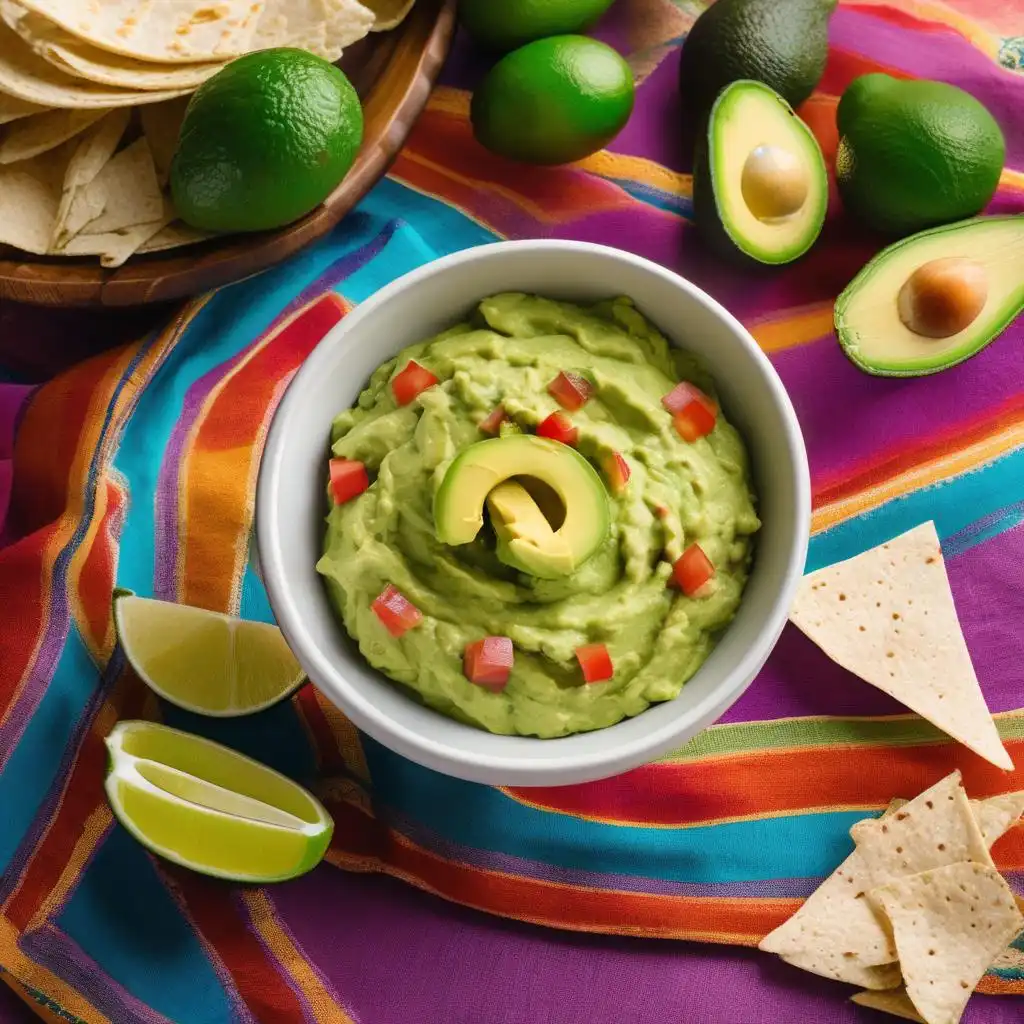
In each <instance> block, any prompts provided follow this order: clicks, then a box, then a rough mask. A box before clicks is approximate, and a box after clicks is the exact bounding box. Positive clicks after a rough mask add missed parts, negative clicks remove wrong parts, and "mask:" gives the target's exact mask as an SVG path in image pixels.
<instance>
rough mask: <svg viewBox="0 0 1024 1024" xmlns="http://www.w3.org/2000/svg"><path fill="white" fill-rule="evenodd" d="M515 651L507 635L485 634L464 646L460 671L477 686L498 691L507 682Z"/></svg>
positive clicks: (502, 688) (503, 687)
mask: <svg viewBox="0 0 1024 1024" xmlns="http://www.w3.org/2000/svg"><path fill="white" fill-rule="evenodd" d="M514 660H515V652H514V651H513V649H512V641H511V639H509V637H507V636H485V637H484V638H483V639H482V640H477V641H476V642H475V643H471V644H469V645H468V646H467V647H466V651H465V654H464V655H463V657H462V671H463V672H464V673H465V674H466V678H467V679H468V680H469V681H470V682H471V683H476V685H477V686H482V687H484V688H485V689H487V690H491V691H493V692H494V693H500V692H501V691H502V690H504V689H505V685H506V684H507V683H508V677H509V673H510V672H511V671H512V663H513V661H514Z"/></svg>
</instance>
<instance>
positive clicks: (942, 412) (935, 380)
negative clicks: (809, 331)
mask: <svg viewBox="0 0 1024 1024" xmlns="http://www.w3.org/2000/svg"><path fill="white" fill-rule="evenodd" d="M1022 362H1024V321H1020V322H1018V323H1017V324H1015V325H1014V326H1012V327H1011V328H1009V330H1007V331H1006V333H1005V334H1003V336H1002V337H1001V338H999V340H998V341H996V342H995V343H994V344H992V345H989V346H988V348H986V349H984V350H983V351H981V352H979V353H978V355H976V356H974V357H973V358H972V359H969V360H968V361H967V362H966V363H961V364H960V365H959V366H955V367H953V368H952V369H949V370H944V371H943V372H942V373H937V374H934V375H932V376H930V377H917V378H908V379H902V380H901V379H898V378H885V377H871V376H868V374H866V373H862V372H861V371H860V370H858V369H857V368H856V367H855V366H854V365H853V364H852V363H851V362H850V361H849V360H848V359H847V358H846V357H845V356H844V355H843V353H842V350H841V349H840V347H839V344H838V342H836V340H835V338H834V336H833V335H828V336H827V337H826V338H823V339H822V340H821V341H818V342H815V343H814V344H812V345H804V346H800V347H798V348H793V349H788V350H785V351H782V352H777V353H775V354H773V356H772V363H773V365H774V366H775V369H776V370H777V371H778V373H779V376H780V377H781V378H782V382H783V383H784V384H785V385H786V389H787V391H788V392H789V394H790V397H791V398H792V400H793V405H794V407H795V408H796V412H797V416H798V417H799V418H800V422H801V425H802V426H803V427H804V438H805V440H806V442H807V455H808V458H809V459H810V463H811V478H812V480H814V481H815V482H816V483H818V484H819V485H820V483H821V482H822V480H823V479H824V480H828V481H832V480H841V479H843V478H844V475H848V474H850V473H851V472H854V471H856V470H857V468H858V467H859V466H861V465H863V464H864V463H865V462H866V461H869V460H870V461H875V460H877V458H878V457H879V456H884V455H885V454H886V453H890V454H897V453H898V452H899V451H900V450H901V449H902V448H906V447H907V446H909V445H911V444H913V442H915V441H920V440H922V439H934V438H935V435H936V434H937V433H938V431H939V430H955V428H956V426H957V425H958V424H960V423H965V424H967V423H969V422H970V421H971V420H972V419H975V418H977V417H978V415H979V414H984V413H986V412H994V411H995V410H997V409H998V408H1000V407H1001V406H1003V405H1005V404H1007V403H1009V402H1011V401H1013V400H1014V399H1016V400H1018V401H1019V400H1020V366H1021V364H1022ZM837 395H842V401H843V407H842V410H841V415H835V414H834V413H835V402H836V396H837ZM862 411H863V413H864V415H860V413H861V412H862ZM937 412H938V413H939V415H938V416H937V415H936V413H937ZM1018 415H1020V414H1018ZM854 424H855V426H854ZM812 427H813V429H811V428H812ZM953 443H954V444H955V441H954V442H953Z"/></svg>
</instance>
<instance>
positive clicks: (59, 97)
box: [0, 22, 182, 108]
mask: <svg viewBox="0 0 1024 1024" xmlns="http://www.w3.org/2000/svg"><path fill="white" fill-rule="evenodd" d="M0 92H3V93H7V94H8V95H10V96H13V97H15V98H17V99H21V100H25V101H26V102H28V103H35V104H38V105H40V106H42V107H65V108H72V107H80V108H86V107H92V108H97V107H107V108H110V107H130V106H133V105H135V104H138V103H157V102H159V101H161V100H170V99H173V98H174V97H175V96H180V95H181V94H182V90H180V89H179V90H161V91H160V92H144V91H142V90H134V89H114V88H111V87H109V86H104V85H96V84H94V83H92V82H86V81H84V80H83V79H81V78H74V77H73V76H71V75H66V74H64V72H63V71H60V70H58V69H57V68H55V67H53V65H51V64H48V63H47V62H46V61H45V60H43V58H42V57H40V56H38V54H35V53H33V52H32V51H31V50H30V49H29V48H28V46H26V45H25V43H24V41H23V40H22V39H20V38H19V36H18V34H17V33H16V32H14V31H12V30H11V29H10V28H8V26H7V25H5V24H3V23H2V22H0Z"/></svg>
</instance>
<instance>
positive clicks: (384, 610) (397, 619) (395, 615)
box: [370, 583, 423, 636]
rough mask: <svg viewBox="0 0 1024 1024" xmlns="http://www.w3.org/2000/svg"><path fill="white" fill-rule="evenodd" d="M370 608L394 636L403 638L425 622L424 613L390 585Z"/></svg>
mask: <svg viewBox="0 0 1024 1024" xmlns="http://www.w3.org/2000/svg"><path fill="white" fill-rule="evenodd" d="M370 607H371V608H373V610H374V612H375V613H376V615H377V618H378V619H380V621H381V622H383V623H384V627H385V628H386V629H387V631H388V632H389V633H390V634H391V635H392V636H401V635H402V634H403V633H405V632H407V631H408V630H410V629H412V628H413V626H418V625H419V624H420V622H422V621H423V612H421V611H420V610H419V608H417V607H416V605H414V604H413V603H412V602H411V601H410V600H409V599H408V598H407V597H406V596H405V594H403V593H402V592H401V591H400V590H397V589H396V588H395V587H393V586H391V584H390V583H389V584H388V585H387V586H386V587H385V588H384V590H383V591H382V592H381V594H380V596H379V597H378V598H377V599H376V600H375V601H374V602H373V604H372V605H371V606H370Z"/></svg>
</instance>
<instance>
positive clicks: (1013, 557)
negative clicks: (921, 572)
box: [719, 529, 1024, 723]
mask: <svg viewBox="0 0 1024 1024" xmlns="http://www.w3.org/2000/svg"><path fill="white" fill-rule="evenodd" d="M946 565H947V569H948V571H949V581H950V586H951V587H952V589H953V597H954V600H955V601H956V607H957V612H958V614H959V616H960V624H961V626H962V627H963V631H964V636H965V637H966V639H967V646H968V648H969V649H970V651H971V656H972V658H973V660H974V664H975V666H976V668H977V670H978V674H979V676H980V677H981V684H982V688H983V690H984V693H985V699H986V700H987V701H988V706H989V707H990V708H991V709H992V711H1012V710H1015V709H1016V708H1019V707H1020V703H1021V700H1020V697H1021V693H1020V666H1021V664H1024V633H1022V632H1021V630H1020V629H1019V624H1018V623H1017V622H1016V621H1015V620H1012V619H1009V618H1008V617H1006V616H996V615H993V614H992V611H991V610H992V609H993V608H1013V607H1016V605H1017V603H1019V600H1020V567H1021V566H1022V565H1024V529H1016V530H1008V531H1006V532H1005V533H1001V534H998V535H996V536H995V537H991V538H990V539H988V540H986V541H983V542H982V543H981V544H978V545H976V546H974V547H972V548H970V549H968V550H967V551H964V552H963V553H962V554H960V555H957V556H955V557H953V558H950V559H948V560H947V563H946ZM906 713H907V709H906V707H904V705H902V704H900V703H899V702H898V701H895V700H893V699H892V697H889V696H887V695H886V694H884V693H882V691H881V690H878V689H876V688H875V687H873V686H870V685H869V684H867V683H865V682H863V681H862V680H859V679H857V678H856V676H853V675H851V674H850V673H849V672H847V671H846V670H845V669H842V668H840V667H839V666H838V665H836V664H835V663H834V662H832V661H831V660H830V659H829V657H828V656H827V655H826V654H825V653H824V652H823V651H822V650H821V649H820V648H819V647H816V646H815V645H814V644H813V643H811V641H810V640H808V639H807V637H805V636H804V635H803V633H801V632H800V630H798V629H797V628H796V626H793V625H788V626H786V629H785V631H784V632H783V634H782V638H781V639H780V640H779V643H778V646H777V647H776V648H775V651H774V652H773V654H772V656H771V658H769V659H768V663H767V664H766V665H765V667H764V668H763V669H762V670H761V674H760V675H759V676H758V677H757V679H756V680H755V681H754V684H753V685H752V686H751V687H750V688H749V689H748V690H747V692H746V693H745V694H744V695H743V696H742V697H741V698H740V699H739V700H738V701H737V702H736V703H735V704H734V705H733V706H732V707H731V708H729V710H728V711H726V713H725V714H724V715H722V717H721V718H720V719H719V721H720V722H722V723H726V722H753V721H761V720H772V719H777V718H789V717H797V716H803V715H837V716H862V715H905V714H906Z"/></svg>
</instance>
